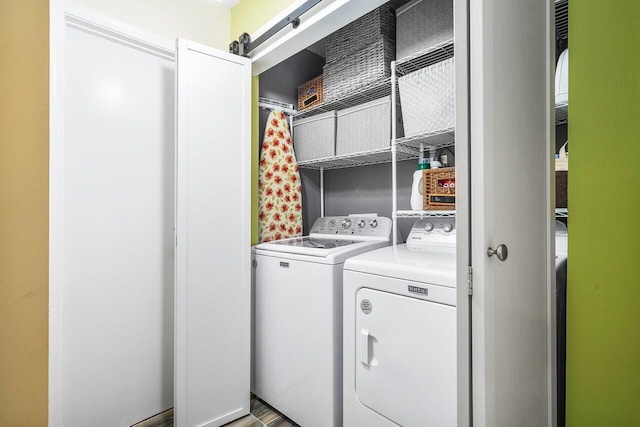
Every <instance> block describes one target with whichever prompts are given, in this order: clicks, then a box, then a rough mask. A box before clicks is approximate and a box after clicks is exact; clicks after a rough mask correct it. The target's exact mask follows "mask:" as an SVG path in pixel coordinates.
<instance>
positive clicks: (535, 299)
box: [456, 0, 555, 427]
mask: <svg viewBox="0 0 640 427" xmlns="http://www.w3.org/2000/svg"><path fill="white" fill-rule="evenodd" d="M552 5H553V2H549V1H547V2H531V1H529V0H518V1H512V2H498V1H495V0H484V1H479V2H472V3H471V4H470V7H471V9H470V15H469V16H470V64H471V65H470V86H471V93H470V108H471V113H470V117H471V122H470V126H471V133H470V134H471V155H470V158H471V214H472V232H471V241H472V264H473V279H474V291H473V299H472V330H473V332H472V336H473V341H472V352H473V365H472V369H473V420H474V425H475V426H492V427H501V426H514V425H518V426H542V425H547V422H548V420H549V419H550V418H551V417H550V413H551V412H552V409H551V407H550V404H549V392H550V390H551V386H550V384H551V383H552V380H551V378H550V375H549V372H550V371H549V360H548V357H549V355H550V354H551V352H550V351H549V341H548V336H547V333H551V331H552V330H553V327H552V325H548V322H549V321H550V319H552V318H551V317H550V316H549V310H548V307H547V304H548V301H549V299H550V298H552V297H553V295H555V294H554V293H553V292H551V289H550V286H552V285H551V282H550V277H551V274H550V268H551V265H550V257H549V251H548V247H549V240H550V236H551V219H552V214H551V211H552V210H551V204H550V203H551V202H550V192H549V188H550V185H549V177H550V164H551V152H550V149H551V132H550V123H551V97H550V90H549V82H550V81H553V79H552V78H551V76H552V74H551V70H552V67H553V63H552V62H551V61H552V54H551V50H550V47H551V43H550V34H551V32H550V30H549V28H550V22H551V21H550V19H551V10H550V8H551V7H552ZM459 53H460V52H459V51H458V50H457V49H456V54H459ZM499 244H505V245H506V246H507V247H508V257H507V259H506V260H505V261H500V260H499V259H498V257H497V256H495V255H494V256H492V257H488V255H487V249H488V247H492V248H493V249H495V248H496V247H497V245H499Z"/></svg>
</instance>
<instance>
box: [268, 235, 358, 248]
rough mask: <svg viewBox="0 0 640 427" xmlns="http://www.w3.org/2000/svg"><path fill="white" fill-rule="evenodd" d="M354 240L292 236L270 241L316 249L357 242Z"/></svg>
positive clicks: (276, 243)
mask: <svg viewBox="0 0 640 427" xmlns="http://www.w3.org/2000/svg"><path fill="white" fill-rule="evenodd" d="M358 242H359V241H356V240H347V239H335V238H333V239H332V238H321V237H312V236H306V237H294V238H291V239H286V240H277V241H274V242H270V243H271V244H273V245H284V246H293V247H298V248H300V247H303V248H317V249H334V248H338V247H341V246H347V245H352V244H354V243H358Z"/></svg>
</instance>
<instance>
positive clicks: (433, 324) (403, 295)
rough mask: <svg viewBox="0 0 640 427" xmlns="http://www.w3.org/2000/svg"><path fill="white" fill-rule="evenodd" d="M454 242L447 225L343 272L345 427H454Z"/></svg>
mask: <svg viewBox="0 0 640 427" xmlns="http://www.w3.org/2000/svg"><path fill="white" fill-rule="evenodd" d="M455 270H456V236H455V222H454V219H452V218H436V219H424V220H420V221H418V222H417V223H416V224H414V226H413V228H412V230H411V233H410V234H409V239H408V243H407V244H404V245H398V246H389V247H386V248H382V249H378V250H375V251H372V252H367V253H366V254H363V255H359V256H357V257H353V258H350V259H349V260H347V262H346V263H345V267H344V320H343V323H344V362H343V363H344V368H343V372H344V381H343V387H344V388H343V398H344V408H343V410H344V425H345V427H361V426H367V427H392V426H393V427H397V426H403V427H425V426H437V427H447V426H451V427H454V426H456V425H457V403H456V307H455V306H456V273H455Z"/></svg>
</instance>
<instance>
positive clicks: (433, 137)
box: [394, 128, 456, 150]
mask: <svg viewBox="0 0 640 427" xmlns="http://www.w3.org/2000/svg"><path fill="white" fill-rule="evenodd" d="M455 135H456V132H455V128H447V129H441V130H437V131H433V132H429V133H425V134H422V135H415V136H406V137H404V138H398V139H396V140H394V144H396V145H404V146H407V147H412V148H415V149H417V150H419V149H420V144H423V145H424V148H425V149H428V148H433V149H436V150H437V149H439V148H444V147H452V146H454V145H455Z"/></svg>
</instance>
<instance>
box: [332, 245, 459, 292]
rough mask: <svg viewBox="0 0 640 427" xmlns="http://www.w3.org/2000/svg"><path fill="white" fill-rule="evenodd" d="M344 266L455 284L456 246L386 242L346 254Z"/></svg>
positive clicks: (364, 271)
mask: <svg viewBox="0 0 640 427" xmlns="http://www.w3.org/2000/svg"><path fill="white" fill-rule="evenodd" d="M344 269H345V270H350V271H356V272H361V273H368V274H375V275H379V276H386V277H394V278H398V279H404V280H413V281H417V282H422V283H430V284H434V285H441V286H448V287H452V288H455V287H456V248H455V246H451V245H425V246H424V247H421V248H408V247H407V245H406V244H404V245H398V246H388V247H385V248H381V249H377V250H374V251H371V252H367V253H364V254H362V255H358V256H355V257H352V258H349V259H348V260H347V261H346V262H345V264H344Z"/></svg>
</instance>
